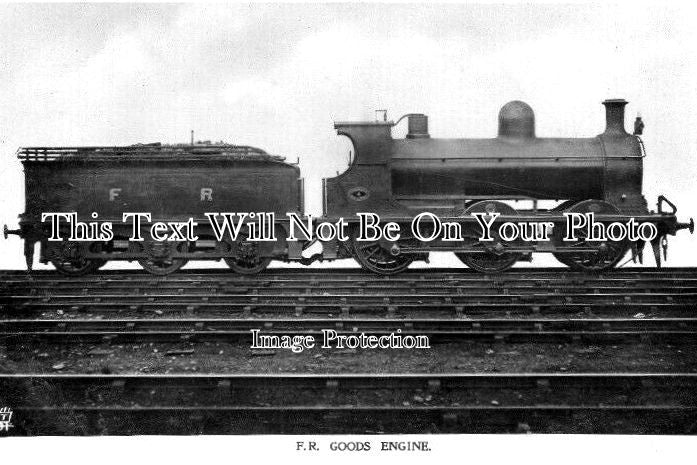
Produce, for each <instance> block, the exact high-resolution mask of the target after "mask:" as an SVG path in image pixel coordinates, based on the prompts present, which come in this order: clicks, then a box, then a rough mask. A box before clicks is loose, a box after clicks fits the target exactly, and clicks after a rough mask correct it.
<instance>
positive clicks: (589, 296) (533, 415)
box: [0, 269, 697, 434]
mask: <svg viewBox="0 0 697 465" xmlns="http://www.w3.org/2000/svg"><path fill="white" fill-rule="evenodd" d="M0 279H1V281H2V284H0V311H2V313H3V315H2V317H0V350H1V349H2V348H3V347H5V348H6V349H10V350H8V351H7V353H8V354H10V357H23V356H25V355H26V354H27V353H29V354H31V353H32V352H34V353H40V352H44V355H45V354H46V353H51V354H52V353H54V352H56V353H61V354H66V355H60V357H67V356H68V355H67V354H68V353H69V352H70V347H71V344H73V343H74V344H75V346H77V345H78V344H82V343H88V344H96V345H97V346H98V347H101V348H102V349H100V350H103V351H104V349H103V347H104V344H106V345H107V346H109V350H108V351H104V352H109V355H108V356H106V355H105V356H104V358H103V362H100V361H98V360H96V361H94V363H92V364H89V366H91V367H93V368H94V367H95V366H99V364H100V363H104V364H105V366H106V365H111V362H109V361H108V360H112V358H111V357H117V358H118V357H119V351H120V350H122V349H121V348H120V347H122V346H119V345H117V344H116V343H134V344H135V345H136V346H146V345H147V344H143V343H148V342H150V343H157V342H175V343H179V342H185V343H186V346H187V347H188V348H191V347H196V344H197V343H207V342H210V341H216V342H231V343H239V344H237V345H239V346H240V347H248V345H249V343H250V341H251V337H250V330H252V329H260V330H261V331H262V332H263V333H264V334H275V335H295V334H303V335H305V334H308V335H315V336H316V338H317V336H318V335H321V331H322V330H324V329H331V330H334V331H337V333H339V334H346V335H348V334H353V333H366V334H385V333H388V332H394V331H397V330H399V331H400V332H401V333H402V334H403V335H408V334H412V335H416V334H419V335H421V334H425V335H428V336H429V338H430V339H431V341H432V342H433V343H438V342H440V341H445V342H449V343H453V342H454V343H455V344H459V342H460V341H462V342H463V343H465V344H463V345H461V346H458V347H470V346H467V344H471V343H473V342H474V344H475V346H472V347H481V345H478V346H477V345H476V344H478V343H479V342H478V341H480V340H481V341H488V343H491V342H492V341H494V342H500V343H504V344H505V343H511V344H515V343H519V342H522V343H528V342H529V343H532V344H537V343H541V344H543V345H545V346H546V347H552V348H555V349H554V350H559V351H564V350H569V351H572V350H573V348H574V347H575V348H579V347H581V346H582V344H584V343H589V342H592V343H593V344H597V345H598V346H599V347H597V348H594V349H593V350H603V349H602V347H609V346H603V345H602V343H606V342H607V343H612V344H620V346H619V347H620V348H622V347H627V348H630V347H632V345H633V344H634V343H635V342H640V343H641V344H639V346H640V347H651V346H652V344H661V345H662V346H661V347H665V346H668V347H671V344H681V345H680V346H676V347H675V349H674V350H675V351H679V350H680V348H683V349H684V348H686V347H692V344H695V341H697V338H695V336H697V316H696V315H695V314H694V311H695V308H697V307H696V304H697V270H696V269H666V270H644V269H641V270H626V269H621V270H615V271H613V272H611V273H605V274H602V275H597V274H582V273H575V272H569V271H568V270H535V269H524V270H514V271H513V272H509V273H503V274H501V275H495V276H487V275H482V274H476V273H471V272H468V271H463V272H460V271H459V270H458V271H454V270H428V271H427V272H426V271H425V272H422V271H419V270H409V271H407V272H406V273H403V274H400V275H396V276H389V277H383V276H375V275H369V274H366V273H364V272H362V271H360V270H321V272H318V271H313V270H272V271H270V272H267V273H264V274H262V275H260V276H256V277H247V276H239V275H234V274H230V273H220V272H218V271H217V270H216V271H205V272H197V271H194V272H187V273H179V274H174V275H171V276H166V277H163V278H159V277H153V276H150V275H146V274H143V273H139V272H122V271H117V272H104V273H100V274H97V275H94V276H88V277H82V278H77V279H73V278H65V277H63V276H60V275H58V274H55V273H51V272H45V273H44V272H39V273H36V274H34V275H32V277H31V278H28V277H27V276H26V274H24V273H21V272H4V273H1V272H0ZM112 342H114V343H115V344H114V345H112V344H111V343H112ZM547 342H555V343H556V342H566V343H568V344H567V345H564V346H563V347H562V346H561V345H560V346H558V347H557V346H556V345H551V344H545V343H547ZM45 343H48V344H58V346H55V347H60V350H58V351H51V350H47V349H46V347H45V346H41V344H45ZM622 344H624V345H622ZM38 347H42V349H41V350H40V351H39V350H35V351H32V349H33V348H38ZM201 347H203V345H202V346H201ZM441 347H450V346H441ZM502 347H505V346H502ZM85 350H86V349H85V348H84V347H82V348H80V349H79V351H80V353H84V351H85ZM123 350H124V351H126V350H132V348H130V347H128V346H126V348H124V349H123ZM216 350H217V349H216ZM503 350H504V349H501V350H498V349H497V350H496V351H492V353H494V352H497V353H498V352H501V351H503ZM544 350H548V349H544ZM642 350H643V349H642ZM670 350H672V349H668V350H664V351H663V352H662V355H661V357H663V358H661V359H660V360H656V362H655V368H656V369H655V372H652V373H646V372H645V371H651V370H646V368H651V367H653V365H654V363H653V361H652V360H653V359H652V358H651V357H644V359H646V360H648V362H642V363H644V365H642V366H643V367H644V368H643V369H642V372H639V373H633V372H632V370H631V367H632V366H633V365H631V364H629V363H628V362H627V360H624V361H622V362H618V367H617V368H615V367H613V369H612V371H617V369H619V370H620V371H621V372H608V373H602V374H601V373H566V372H564V373H558V372H551V373H533V374H528V373H525V374H521V373H496V372H486V373H474V374H471V373H450V374H413V373H412V374H407V373H405V371H407V370H392V371H397V372H399V371H402V372H401V374H400V373H397V374H390V375H387V374H382V373H358V374H356V373H353V374H351V373H345V372H342V371H341V370H342V367H341V366H340V365H338V364H339V363H341V362H340V361H339V359H340V357H339V358H337V362H332V361H331V359H328V360H327V361H326V362H324V364H325V365H327V366H329V367H331V366H332V365H331V363H337V366H336V367H335V368H334V371H337V373H336V374H314V373H302V371H303V368H302V367H300V366H298V367H297V369H298V370H299V371H300V372H301V373H294V374H288V373H279V372H276V373H271V374H265V375H260V374H245V375H243V374H227V373H224V374H221V373H209V374H197V375H191V374H160V375H153V374H132V375H124V374H108V375H102V374H79V371H78V373H77V374H55V373H51V374H47V373H41V374H36V373H31V372H29V373H26V374H0V400H1V401H2V402H5V403H6V404H8V405H12V406H13V410H14V412H15V418H16V419H17V420H16V421H17V423H16V424H17V428H18V429H17V432H18V433H24V434H98V433H108V434H163V433H171V434H192V433H217V434H221V433H233V434H235V433H247V434H249V433H296V434H297V433H335V432H337V431H342V432H346V433H366V432H392V433H422V432H457V433H473V432H487V433H490V432H502V431H511V432H514V431H518V432H521V431H533V432H577V433H602V432H621V433H653V434H658V433H680V434H694V433H697V389H695V388H697V374H691V373H688V372H689V371H691V368H692V367H691V366H690V364H689V361H688V362H687V363H686V362H685V361H684V360H685V359H684V358H683V359H680V360H682V361H680V362H679V363H678V362H677V360H678V359H677V358H676V364H675V365H671V360H670ZM690 350H691V349H690ZM28 351H29V352H28ZM197 351H198V349H197ZM209 351H210V350H209ZM97 352H98V351H97ZM197 353H198V352H197ZM201 353H202V354H203V353H207V352H206V351H205V350H203V351H201ZM216 353H217V352H216ZM221 353H222V352H221ZM434 353H436V352H434ZM438 353H440V354H443V353H447V351H445V352H443V351H438ZM465 353H466V352H465ZM570 353H571V352H570ZM22 354H24V355H22ZM112 354H113V355H112ZM226 354H227V351H226ZM237 354H238V355H237V356H238V357H239V356H240V355H239V353H237ZM271 356H274V357H275V355H271ZM354 356H355V357H360V352H356V354H354ZM441 356H443V355H441ZM460 356H462V355H460ZM496 356H497V355H495V354H494V355H491V357H496ZM52 357H53V356H52ZM55 357H58V356H57V355H56V356H55ZM188 357H193V355H188ZM242 357H244V355H242ZM665 357H668V358H665ZM29 358H31V357H29ZM97 358H98V357H97ZM664 359H665V361H664ZM18 360H19V358H18ZM56 360H60V359H58V358H56ZM71 360H73V359H71ZM148 360H150V361H151V362H152V361H153V360H155V359H154V358H153V357H150V358H149V359H148ZM203 361H204V359H203V358H202V359H201V360H200V362H203ZM17 363H20V362H17ZM187 363H188V361H187ZM422 363H423V362H422ZM434 363H438V361H437V360H435V361H434ZM509 363H510V362H509ZM661 363H666V365H665V366H664V365H661ZM54 364H56V361H52V362H50V363H46V362H45V361H44V362H40V363H39V362H38V361H37V363H36V364H35V365H33V366H34V367H35V368H37V369H38V370H39V371H47V369H50V368H51V366H52V365H54ZM358 365H360V364H358ZM15 366H21V365H15ZM27 366H32V365H31V364H28V365H27ZM164 366H165V365H161V367H164ZM323 366H324V365H323ZM373 366H377V365H373ZM494 366H495V365H494ZM670 366H675V367H676V368H677V369H678V370H681V371H682V370H683V369H684V370H685V372H684V373H682V372H681V373H671V372H670V371H669V369H668V370H667V369H666V367H670ZM41 367H43V368H41ZM427 369H428V367H427ZM543 369H544V368H543ZM550 369H551V370H556V369H555V368H550ZM293 370H296V369H293ZM622 370H624V371H622ZM48 371H49V372H50V370H48ZM98 371H99V370H98V369H97V370H95V373H96V372H98ZM592 371H598V369H597V367H596V368H595V369H594V370H592ZM330 372H331V368H330ZM664 372H665V373H664ZM656 373H664V374H656Z"/></svg>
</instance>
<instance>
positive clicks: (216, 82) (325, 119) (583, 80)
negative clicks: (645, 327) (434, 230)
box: [0, 3, 697, 268]
mask: <svg viewBox="0 0 697 465" xmlns="http://www.w3.org/2000/svg"><path fill="white" fill-rule="evenodd" d="M696 19H697V15H695V10H694V8H689V9H688V8H687V7H679V6H672V7H668V6H662V5H661V6H657V5H654V6H651V5H641V4H634V3H625V4H622V5H620V6H607V5H602V6H601V5H595V6H594V5H566V6H562V5H541V4H538V5H508V6H501V5H486V6H480V5H419V4H410V5H397V4H384V5H377V4H352V5H342V4H330V5H320V4H314V5H298V4H288V5H259V4H254V5H239V4H238V5H229V6H228V5H214V6H202V5H164V4H147V5H130V4H115V5H114V4H95V5H72V4H51V5H2V6H0V169H1V170H2V180H3V182H2V185H0V190H1V191H2V192H1V195H0V199H1V202H2V204H1V205H0V222H1V223H3V224H4V223H8V224H10V225H12V226H15V225H16V222H17V214H19V213H21V212H22V211H23V202H24V198H23V177H22V173H21V165H20V163H19V162H18V161H17V160H16V158H15V151H16V149H17V148H18V147H20V146H22V145H25V146H30V145H94V144H133V143H138V142H155V141H162V142H185V141H187V140H188V137H189V131H190V130H191V129H194V130H195V131H196V135H197V138H199V139H213V140H220V139H222V140H225V141H228V142H232V143H239V144H249V145H255V146H258V147H261V148H264V149H265V150H267V151H269V152H272V153H276V154H279V155H285V156H287V157H288V158H289V159H291V160H295V159H296V158H297V157H300V160H301V168H302V169H303V173H304V175H305V177H306V178H307V183H306V196H307V200H308V207H309V210H310V212H313V213H317V212H318V211H319V210H320V194H319V192H320V178H321V177H324V176H332V175H333V174H334V173H335V172H336V171H337V170H339V171H343V169H345V166H346V158H347V156H346V155H347V151H348V144H347V142H346V141H342V140H341V139H339V138H338V137H337V136H336V134H335V133H334V131H333V129H332V122H333V121H334V120H344V119H365V118H370V119H372V117H373V111H374V110H375V109H379V108H387V109H388V111H389V115H390V117H391V118H394V119H396V118H398V117H399V116H400V115H402V114H404V113H408V112H423V113H427V114H428V115H429V117H430V132H431V135H432V136H433V137H490V136H494V135H495V133H496V116H497V113H498V110H499V108H500V107H501V106H502V105H503V104H504V103H506V102H507V101H509V100H513V99H520V100H524V101H526V102H528V103H529V104H530V105H531V106H532V108H533V109H534V110H535V113H536V118H537V135H538V136H551V137H555V136H559V137H576V136H579V137H580V136H594V135H596V134H598V133H599V132H602V130H603V128H604V112H603V108H602V106H601V105H600V102H601V101H602V100H604V99H605V98H614V97H621V98H625V99H627V100H629V101H630V105H629V106H628V108H627V109H628V115H627V127H628V128H629V127H630V125H631V123H632V121H633V119H634V116H635V115H636V112H637V111H639V112H641V114H642V116H643V118H644V120H645V122H646V132H645V137H644V140H645V143H646V146H647V150H648V158H647V159H646V164H645V191H646V196H647V199H648V200H649V203H650V204H654V203H655V198H656V196H657V195H658V194H659V193H663V194H665V195H667V196H668V197H669V198H670V199H672V200H673V201H674V202H675V203H676V204H677V205H678V206H679V208H680V216H681V217H687V216H695V217H697V206H695V201H694V193H695V177H696V175H697V169H696V167H697V163H696V162H695V157H696V156H697V142H696V138H697V135H696V134H697V132H696V130H697V114H696V112H695V109H697V91H696V90H695V82H696V81H695V76H697V63H696V60H697V50H696V49H697V37H695V36H696V35H697V33H696V32H695V24H697V21H696ZM695 240H697V239H696V238H691V237H690V236H689V234H687V235H686V234H685V233H683V234H681V235H680V237H679V239H678V240H673V241H672V243H671V250H670V252H672V255H671V256H669V259H670V261H669V263H670V264H673V265H694V264H695V260H696V259H697V255H696V254H695V253H694V252H692V250H694V249H695V245H694V244H695ZM0 253H2V255H3V259H2V260H1V261H0V266H2V267H7V268H12V267H21V266H22V265H23V258H22V253H21V246H20V241H19V240H18V239H17V238H16V237H11V238H10V239H9V240H8V241H5V240H0Z"/></svg>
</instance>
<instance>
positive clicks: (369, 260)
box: [351, 232, 413, 275]
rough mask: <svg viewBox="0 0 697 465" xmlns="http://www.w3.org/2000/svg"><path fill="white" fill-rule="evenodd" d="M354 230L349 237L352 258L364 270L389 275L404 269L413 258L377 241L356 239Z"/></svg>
mask: <svg viewBox="0 0 697 465" xmlns="http://www.w3.org/2000/svg"><path fill="white" fill-rule="evenodd" d="M357 236H358V232H356V233H355V234H354V236H353V238H352V239H351V243H352V244H351V253H352V255H353V258H354V259H355V260H356V261H357V262H358V263H359V264H360V265H361V266H362V267H363V268H364V269H366V270H369V271H372V272H373V273H378V274H383V275H390V274H396V273H399V272H400V271H404V270H405V269H407V267H409V265H411V262H412V261H413V259H412V258H411V257H409V256H407V255H404V254H400V253H399V249H398V248H396V244H395V248H394V249H386V248H384V247H383V246H382V245H381V244H380V243H379V242H378V241H371V242H366V241H358V240H356V237H357Z"/></svg>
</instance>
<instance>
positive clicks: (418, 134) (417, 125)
mask: <svg viewBox="0 0 697 465" xmlns="http://www.w3.org/2000/svg"><path fill="white" fill-rule="evenodd" d="M407 122H408V131H407V139H427V138H429V137H430V136H429V135H428V116H426V115H422V114H418V113H417V114H411V115H408V117H407Z"/></svg>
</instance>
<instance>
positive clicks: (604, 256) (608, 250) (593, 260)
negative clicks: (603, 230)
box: [553, 200, 629, 271]
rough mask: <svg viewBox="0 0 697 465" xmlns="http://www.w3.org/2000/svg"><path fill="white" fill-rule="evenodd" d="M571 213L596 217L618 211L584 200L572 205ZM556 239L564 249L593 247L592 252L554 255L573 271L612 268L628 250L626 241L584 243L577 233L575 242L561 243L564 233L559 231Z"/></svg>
mask: <svg viewBox="0 0 697 465" xmlns="http://www.w3.org/2000/svg"><path fill="white" fill-rule="evenodd" d="M566 211H568V212H571V213H590V212H593V213H595V214H598V215H603V214H605V215H615V214H618V213H619V212H620V211H619V210H618V209H617V207H615V206H614V205H612V204H611V203H608V202H605V201H603V200H584V201H582V202H579V203H576V204H574V205H572V206H571V207H570V208H569V209H568V210H566ZM558 234H559V236H557V237H556V240H557V243H559V244H563V245H564V246H566V247H571V248H573V247H584V248H586V247H593V248H595V249H596V250H595V251H593V252H566V253H564V252H559V253H554V254H553V255H554V258H556V259H557V260H559V261H560V262H561V263H563V264H564V265H566V266H568V267H569V268H571V269H573V270H578V271H602V270H607V269H610V268H614V267H615V266H616V265H617V263H619V261H620V260H622V257H624V255H625V254H626V253H627V250H628V249H629V242H628V241H626V240H625V241H619V242H617V241H605V242H600V241H586V239H585V237H586V236H585V234H584V233H583V232H578V233H577V234H576V236H577V237H578V240H577V241H576V242H568V241H563V240H562V237H564V235H565V231H560V232H559V233H558Z"/></svg>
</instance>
